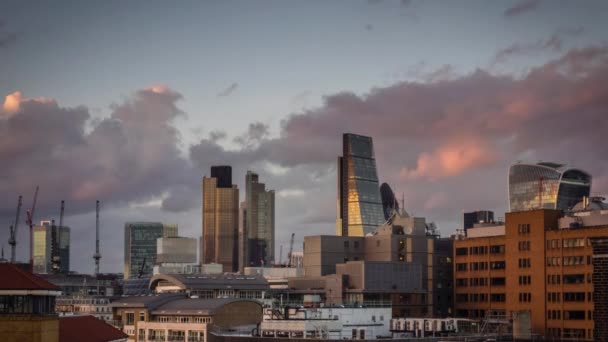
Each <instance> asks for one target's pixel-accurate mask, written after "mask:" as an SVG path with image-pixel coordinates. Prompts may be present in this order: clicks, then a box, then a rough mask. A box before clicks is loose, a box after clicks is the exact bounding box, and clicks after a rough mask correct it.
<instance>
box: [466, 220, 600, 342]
mask: <svg viewBox="0 0 608 342" xmlns="http://www.w3.org/2000/svg"><path fill="white" fill-rule="evenodd" d="M478 229H479V230H484V231H485V232H487V233H489V234H486V235H484V234H475V237H467V238H464V239H461V240H456V241H454V276H455V284H454V286H455V290H454V296H455V313H456V316H457V317H469V318H482V317H487V316H488V315H491V316H494V317H503V318H504V319H514V321H515V320H517V318H518V317H524V318H526V320H529V322H525V323H523V324H524V326H525V325H526V324H529V326H530V329H531V334H533V335H541V336H545V337H548V338H549V337H551V338H577V339H579V340H590V341H591V340H594V339H597V338H599V337H600V336H595V335H594V333H593V329H594V300H595V299H594V298H595V297H594V292H595V290H594V281H595V280H594V279H596V278H597V277H598V276H600V275H599V274H597V271H598V270H594V268H593V260H595V259H594V258H595V257H594V251H593V247H592V240H593V239H597V238H601V237H607V236H608V210H594V211H580V212H576V213H574V214H568V215H567V216H563V214H562V211H560V210H549V209H539V210H531V211H523V212H512V213H507V215H506V220H505V226H504V229H503V231H502V234H497V233H496V230H497V229H500V227H491V229H489V228H485V227H484V228H473V229H471V231H475V230H478ZM469 236H470V235H469ZM605 276H606V275H602V276H601V277H605ZM596 309H597V308H596ZM519 323H521V322H519ZM514 324H515V322H514ZM524 337H526V336H524Z"/></svg>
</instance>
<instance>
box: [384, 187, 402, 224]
mask: <svg viewBox="0 0 608 342" xmlns="http://www.w3.org/2000/svg"><path fill="white" fill-rule="evenodd" d="M380 198H381V199H382V212H383V213H384V220H388V219H389V218H390V217H391V216H392V215H393V212H395V211H397V212H399V202H398V201H397V198H395V194H394V193H393V190H392V189H391V187H390V185H388V184H386V183H382V185H380Z"/></svg>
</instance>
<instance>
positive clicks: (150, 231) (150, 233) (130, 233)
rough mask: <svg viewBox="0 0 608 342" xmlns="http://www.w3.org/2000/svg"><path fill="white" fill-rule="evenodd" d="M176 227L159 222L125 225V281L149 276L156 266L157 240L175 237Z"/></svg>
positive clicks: (129, 223)
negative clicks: (140, 274) (140, 275)
mask: <svg viewBox="0 0 608 342" xmlns="http://www.w3.org/2000/svg"><path fill="white" fill-rule="evenodd" d="M176 236H177V225H175V224H170V225H169V224H163V223H160V222H127V223H125V254H124V257H125V265H124V277H125V279H133V278H137V277H138V276H139V273H140V271H142V272H141V273H142V276H151V275H152V271H153V268H154V264H156V252H157V251H156V247H157V242H156V240H157V239H158V238H162V237H176Z"/></svg>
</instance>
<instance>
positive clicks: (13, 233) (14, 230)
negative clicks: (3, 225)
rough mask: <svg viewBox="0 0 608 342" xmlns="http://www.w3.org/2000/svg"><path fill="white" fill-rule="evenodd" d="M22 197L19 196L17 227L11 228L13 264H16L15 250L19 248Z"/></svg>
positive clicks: (9, 239)
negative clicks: (18, 234) (18, 233)
mask: <svg viewBox="0 0 608 342" xmlns="http://www.w3.org/2000/svg"><path fill="white" fill-rule="evenodd" d="M22 199H23V198H22V196H19V200H18V201H17V215H15V225H13V226H11V227H10V236H9V238H8V244H9V245H11V263H13V264H14V263H15V249H16V247H17V229H18V227H19V215H20V214H21V204H22Z"/></svg>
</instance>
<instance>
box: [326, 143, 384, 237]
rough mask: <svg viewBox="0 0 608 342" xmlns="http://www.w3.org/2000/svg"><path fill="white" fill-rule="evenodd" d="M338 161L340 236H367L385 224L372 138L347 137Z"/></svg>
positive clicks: (338, 222)
mask: <svg viewBox="0 0 608 342" xmlns="http://www.w3.org/2000/svg"><path fill="white" fill-rule="evenodd" d="M342 139H343V145H342V147H343V153H344V155H343V156H342V157H338V218H337V222H336V233H337V234H338V235H343V236H364V235H365V234H367V233H370V232H373V231H374V230H375V229H376V228H377V227H378V226H380V225H382V224H383V223H384V213H383V212H382V201H381V200H380V189H379V188H378V174H377V171H376V159H375V158H374V145H373V143H372V138H370V137H366V136H362V135H356V134H350V133H347V134H344V135H343V137H342Z"/></svg>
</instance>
